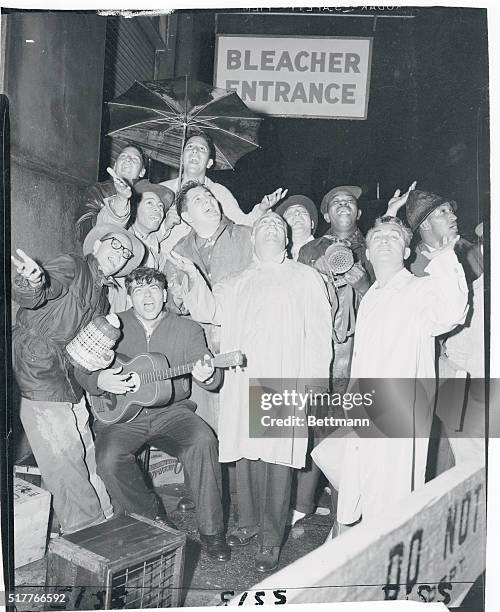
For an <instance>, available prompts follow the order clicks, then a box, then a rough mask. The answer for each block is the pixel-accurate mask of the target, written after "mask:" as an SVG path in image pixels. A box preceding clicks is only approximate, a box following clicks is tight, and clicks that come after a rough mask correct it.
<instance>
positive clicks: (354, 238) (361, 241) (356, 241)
mask: <svg viewBox="0 0 500 612" xmlns="http://www.w3.org/2000/svg"><path fill="white" fill-rule="evenodd" d="M324 237H325V238H328V237H332V238H338V239H340V237H339V236H338V235H337V234H336V233H335V232H334V231H333V230H332V229H331V228H330V229H329V230H328V231H327V232H326V234H325V235H324ZM344 240H348V241H349V242H350V245H351V247H357V246H365V237H364V236H363V234H362V233H361V230H360V229H359V227H356V229H355V230H354V231H353V233H352V234H351V235H350V236H349V237H348V238H345V239H344Z"/></svg>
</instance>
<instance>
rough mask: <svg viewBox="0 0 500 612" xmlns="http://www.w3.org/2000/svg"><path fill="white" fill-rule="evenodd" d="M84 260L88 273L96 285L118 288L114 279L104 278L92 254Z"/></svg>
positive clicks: (110, 277)
mask: <svg viewBox="0 0 500 612" xmlns="http://www.w3.org/2000/svg"><path fill="white" fill-rule="evenodd" d="M86 260H87V264H88V266H89V268H90V272H91V274H92V276H93V277H94V280H95V282H96V283H97V284H98V285H100V286H106V287H116V288H118V287H119V285H118V283H117V282H116V281H115V279H114V278H113V277H112V276H104V274H103V273H102V271H101V269H100V268H99V264H98V262H97V259H96V258H95V257H94V255H92V254H90V255H87V257H86Z"/></svg>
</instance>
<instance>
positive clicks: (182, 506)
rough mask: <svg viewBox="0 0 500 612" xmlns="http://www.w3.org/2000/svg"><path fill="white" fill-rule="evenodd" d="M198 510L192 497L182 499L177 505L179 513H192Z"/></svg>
mask: <svg viewBox="0 0 500 612" xmlns="http://www.w3.org/2000/svg"><path fill="white" fill-rule="evenodd" d="M195 508H196V504H195V503H194V501H193V500H192V499H191V498H190V497H181V498H180V500H179V501H178V503H177V510H178V511H179V512H190V511H191V510H194V509H195Z"/></svg>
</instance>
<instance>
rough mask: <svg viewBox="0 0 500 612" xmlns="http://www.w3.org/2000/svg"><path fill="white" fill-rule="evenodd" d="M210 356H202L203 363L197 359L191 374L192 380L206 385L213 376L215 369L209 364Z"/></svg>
mask: <svg viewBox="0 0 500 612" xmlns="http://www.w3.org/2000/svg"><path fill="white" fill-rule="evenodd" d="M211 359H212V358H211V357H210V355H204V357H203V361H202V360H201V359H199V360H198V361H197V362H196V363H195V365H194V368H193V371H192V372H191V374H192V376H193V378H196V380H199V381H200V382H203V383H208V382H210V381H211V379H212V378H213V376H214V371H215V368H214V366H213V365H212V363H211Z"/></svg>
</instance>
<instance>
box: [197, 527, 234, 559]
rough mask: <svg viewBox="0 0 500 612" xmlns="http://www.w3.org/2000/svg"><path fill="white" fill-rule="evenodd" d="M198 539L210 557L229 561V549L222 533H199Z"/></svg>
mask: <svg viewBox="0 0 500 612" xmlns="http://www.w3.org/2000/svg"><path fill="white" fill-rule="evenodd" d="M200 539H201V543H202V545H203V547H204V548H205V550H206V551H207V555H208V556H209V557H211V558H212V559H215V560H216V561H229V559H231V549H230V548H229V546H228V545H227V542H226V539H225V537H224V534H223V533H216V534H215V535H203V534H200Z"/></svg>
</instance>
